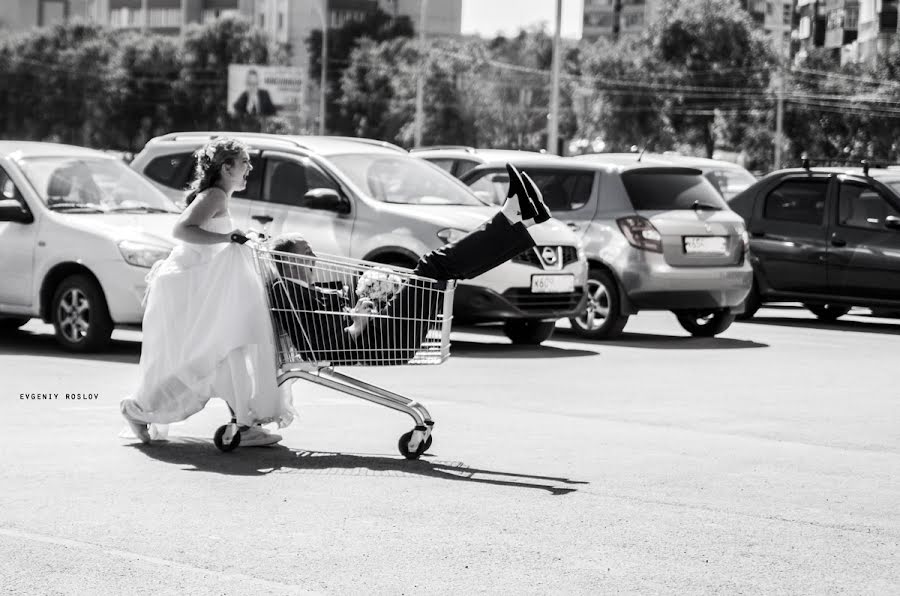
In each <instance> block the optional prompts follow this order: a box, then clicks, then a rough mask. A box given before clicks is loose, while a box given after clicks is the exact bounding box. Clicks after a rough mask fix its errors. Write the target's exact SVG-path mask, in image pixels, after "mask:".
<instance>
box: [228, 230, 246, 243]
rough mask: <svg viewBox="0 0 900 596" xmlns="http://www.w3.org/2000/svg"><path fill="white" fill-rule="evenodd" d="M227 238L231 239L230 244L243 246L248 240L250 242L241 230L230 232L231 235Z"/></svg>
mask: <svg viewBox="0 0 900 596" xmlns="http://www.w3.org/2000/svg"><path fill="white" fill-rule="evenodd" d="M229 238H231V241H232V242H236V243H237V244H244V243H245V242H247V241H248V240H250V239H249V238H248V237H247V236H246V235H245V234H244V232H243V231H242V230H240V229H237V230H232V232H231V234H229Z"/></svg>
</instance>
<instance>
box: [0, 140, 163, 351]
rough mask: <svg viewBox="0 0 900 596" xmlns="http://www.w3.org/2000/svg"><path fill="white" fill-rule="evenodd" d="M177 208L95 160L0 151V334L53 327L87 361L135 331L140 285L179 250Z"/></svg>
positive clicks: (40, 147) (116, 162)
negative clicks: (123, 331) (122, 330)
mask: <svg viewBox="0 0 900 596" xmlns="http://www.w3.org/2000/svg"><path fill="white" fill-rule="evenodd" d="M178 213H179V209H178V207H177V206H176V205H175V204H174V203H173V202H172V201H171V200H169V198H168V197H166V196H165V194H163V193H161V192H159V190H157V189H156V188H154V186H153V185H152V184H150V183H149V182H147V180H146V179H145V178H143V177H141V176H139V175H137V174H136V173H135V172H134V171H132V170H131V169H130V168H129V167H128V166H127V165H125V164H124V163H123V162H122V161H121V160H120V159H117V158H115V157H113V156H111V155H108V154H106V153H103V152H101V151H94V150H92V149H84V148H81V147H73V146H70V145H61V144H57V143H31V142H21V141H0V333H8V332H10V331H14V330H15V329H17V328H18V327H20V326H22V325H24V324H25V323H26V322H27V321H28V320H29V319H32V318H41V319H43V320H44V321H46V322H49V323H53V326H54V328H55V330H56V338H57V340H58V341H59V343H60V344H61V345H62V346H63V347H64V348H66V349H69V350H73V351H91V350H97V349H100V348H102V347H103V346H105V345H106V344H107V342H108V341H109V337H110V334H111V333H112V330H113V328H114V327H116V326H131V325H140V323H141V320H142V319H143V314H144V309H143V307H142V305H141V301H142V298H143V296H144V291H145V289H146V288H145V283H144V277H145V276H146V275H147V272H148V271H149V270H150V267H151V266H152V265H153V263H154V262H156V261H157V260H159V259H163V258H165V257H166V256H167V255H168V254H169V252H171V250H172V248H173V247H174V245H175V241H174V239H173V238H172V228H173V226H174V224H175V221H176V219H177V218H178Z"/></svg>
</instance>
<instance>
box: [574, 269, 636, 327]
mask: <svg viewBox="0 0 900 596" xmlns="http://www.w3.org/2000/svg"><path fill="white" fill-rule="evenodd" d="M584 291H585V293H586V294H587V297H588V302H587V309H586V310H585V312H584V314H581V315H579V316H577V317H571V318H570V319H569V322H570V323H571V324H572V331H574V332H575V335H578V336H579V337H584V338H587V339H604V338H609V337H616V336H617V335H619V334H620V333H622V329H624V328H625V324H626V323H627V322H628V315H623V314H620V308H619V293H618V290H617V289H616V282H615V281H613V278H612V276H611V275H610V274H609V273H607V272H606V271H603V270H601V269H591V272H590V273H589V274H588V280H587V283H586V284H585V288H584Z"/></svg>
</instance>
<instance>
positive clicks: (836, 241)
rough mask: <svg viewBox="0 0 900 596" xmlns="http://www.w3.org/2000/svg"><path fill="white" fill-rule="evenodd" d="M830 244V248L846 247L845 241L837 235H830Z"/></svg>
mask: <svg viewBox="0 0 900 596" xmlns="http://www.w3.org/2000/svg"><path fill="white" fill-rule="evenodd" d="M831 244H832V246H847V241H846V240H844V239H843V238H841V237H840V236H838V235H837V234H832V235H831Z"/></svg>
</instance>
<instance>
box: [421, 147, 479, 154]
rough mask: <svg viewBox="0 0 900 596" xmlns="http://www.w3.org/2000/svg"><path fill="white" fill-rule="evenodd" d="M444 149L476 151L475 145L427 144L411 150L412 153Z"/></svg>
mask: <svg viewBox="0 0 900 596" xmlns="http://www.w3.org/2000/svg"><path fill="white" fill-rule="evenodd" d="M444 149H458V150H460V151H465V152H466V153H475V151H476V149H475V147H469V146H468V145H425V146H423V147H413V148H412V149H410V150H409V152H410V153H413V152H415V151H433V150H444Z"/></svg>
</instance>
